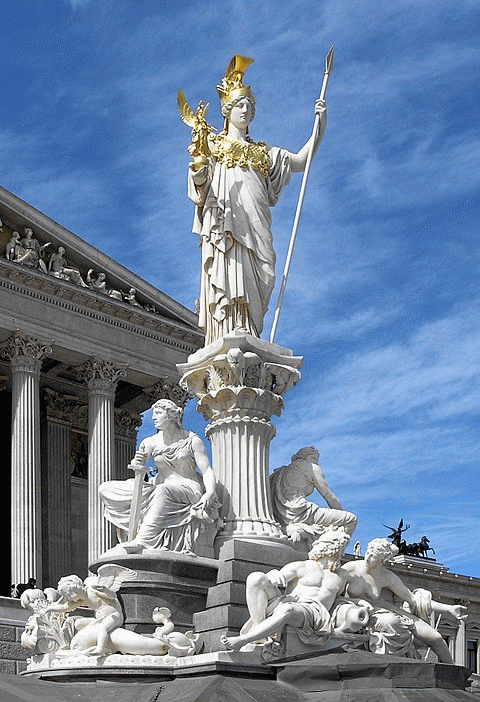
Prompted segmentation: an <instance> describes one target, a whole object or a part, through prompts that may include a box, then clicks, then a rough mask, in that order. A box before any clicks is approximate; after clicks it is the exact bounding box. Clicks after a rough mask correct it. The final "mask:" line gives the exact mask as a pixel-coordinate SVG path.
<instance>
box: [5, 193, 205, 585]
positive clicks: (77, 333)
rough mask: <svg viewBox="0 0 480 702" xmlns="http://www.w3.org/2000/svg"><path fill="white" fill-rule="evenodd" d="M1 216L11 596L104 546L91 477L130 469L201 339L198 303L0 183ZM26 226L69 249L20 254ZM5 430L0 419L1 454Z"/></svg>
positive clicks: (77, 567)
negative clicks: (148, 420) (151, 411)
mask: <svg viewBox="0 0 480 702" xmlns="http://www.w3.org/2000/svg"><path fill="white" fill-rule="evenodd" d="M0 219H1V223H2V226H1V228H0V347H1V358H0V381H1V384H0V407H1V408H2V409H3V416H7V417H8V416H9V415H10V416H11V428H12V440H11V479H9V476H8V471H5V472H4V476H3V483H2V486H3V488H4V489H3V491H2V492H3V495H2V497H0V504H1V507H2V513H3V514H4V518H6V517H7V515H8V514H9V513H10V515H11V519H10V527H7V525H6V520H5V527H4V533H5V532H6V537H7V540H8V535H9V534H10V539H11V552H12V565H11V568H12V570H11V573H8V572H7V573H6V574H5V576H4V579H3V582H2V584H1V594H3V595H7V594H9V587H10V584H11V583H13V582H15V583H18V582H26V581H27V580H28V578H29V577H31V576H34V577H36V578H37V580H38V583H39V585H40V586H41V587H46V586H49V585H55V584H56V582H57V580H58V578H59V577H60V576H62V575H65V573H69V572H72V573H73V572H76V573H79V574H80V575H82V573H83V574H84V575H86V566H87V563H88V562H89V561H90V560H92V559H93V558H95V557H96V556H97V555H98V554H99V553H101V552H102V551H104V550H105V549H106V548H108V547H109V546H111V545H112V542H113V541H112V540H113V534H112V533H111V531H110V529H109V527H108V526H107V522H106V521H105V520H104V519H103V516H102V515H101V510H100V508H99V505H98V493H97V488H98V484H99V483H100V482H102V481H104V480H107V479H111V478H126V477H130V476H129V475H128V474H127V473H128V471H127V469H126V466H127V465H128V462H129V461H130V459H131V457H132V456H133V453H134V451H135V445H136V434H137V429H138V427H139V425H140V423H141V418H140V414H141V412H143V411H145V410H146V409H147V408H148V407H149V406H150V405H151V404H152V402H154V401H155V400H156V399H159V398H160V397H170V398H171V399H174V400H175V401H177V402H179V401H181V400H183V401H184V400H185V399H186V397H187V395H186V394H185V392H184V391H183V390H182V389H181V388H180V387H179V385H178V378H179V375H178V371H177V369H176V364H177V363H179V362H180V363H181V362H184V361H185V360H186V358H187V357H188V355H189V354H191V353H193V352H195V351H196V350H197V349H198V348H199V347H201V346H202V344H203V337H202V335H201V333H200V332H199V330H198V328H197V325H196V316H195V314H194V313H193V312H190V311H189V310H187V309H186V308H184V307H183V306H182V305H180V304H178V303H177V302H175V301H174V300H172V299H171V298H169V297H167V296H166V295H164V294H163V293H161V292H159V291H158V290H157V289H156V288H154V287H153V286H151V285H149V284H148V283H146V282H145V281H143V280H142V279H141V278H139V277H138V276H136V275H135V274H133V273H132V272H130V271H128V270H127V269H125V268H123V267H122V266H121V265H119V264H118V263H117V262H115V261H113V260H112V259H110V258H109V257H108V256H105V255H104V254H103V253H101V252H100V251H98V250H97V249H95V248H94V247H92V246H90V245H89V244H87V243H86V242H84V241H82V240H81V239H80V238H79V237H77V236H75V235H74V234H72V233H71V232H69V231H68V230H66V229H64V228H63V227H61V226H60V225H58V224H57V223H56V222H53V221H52V220H50V219H49V218H48V217H46V216H45V215H43V214H42V213H40V212H38V211H37V210H35V209H34V208H33V207H31V206H29V205H27V204H26V203H25V202H22V201H21V200H19V199H18V198H16V197H15V196H14V195H12V194H11V193H9V192H7V191H6V190H4V189H2V188H0ZM26 228H27V229H32V231H33V237H34V239H35V240H37V241H38V243H39V246H43V245H44V244H45V243H46V242H51V244H50V246H49V247H48V248H47V249H46V251H47V252H48V251H57V250H58V251H59V252H61V249H63V250H64V251H65V254H62V256H64V258H61V257H60V254H58V255H56V256H55V257H54V258H53V259H52V258H51V257H50V258H49V256H47V255H45V256H44V263H45V265H44V266H39V265H30V264H29V263H27V264H26V263H25V262H24V260H23V259H22V257H21V256H20V255H16V254H15V251H14V250H13V249H12V246H11V245H10V246H9V244H10V243H11V242H12V239H13V240H14V241H15V236H14V232H20V233H23V232H24V231H25V229H26ZM21 235H22V234H21ZM21 235H20V236H21ZM42 255H43V253H42ZM28 260H29V259H28ZM49 260H50V262H52V260H53V261H54V263H55V265H52V266H49ZM59 261H60V265H59ZM45 269H46V270H45ZM91 269H93V270H94V272H93V273H91V272H90V271H91ZM89 272H90V273H89ZM89 278H90V281H91V282H87V281H88V279H89ZM7 422H8V420H7ZM9 435H10V426H9V422H8V426H7V425H4V426H3V427H2V436H3V438H4V444H5V443H7V446H6V456H7V457H8V454H9V451H8V448H9V447H8V444H9V443H10V442H9V440H8V439H7V436H9ZM89 449H90V450H89ZM89 456H90V458H89ZM7 464H8V462H7ZM9 483H10V485H9Z"/></svg>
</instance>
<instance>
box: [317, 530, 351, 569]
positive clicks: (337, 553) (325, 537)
mask: <svg viewBox="0 0 480 702" xmlns="http://www.w3.org/2000/svg"><path fill="white" fill-rule="evenodd" d="M349 541H350V534H349V533H348V532H347V531H345V529H344V527H333V526H332V527H328V528H327V529H325V531H324V532H322V533H321V534H320V536H319V537H318V539H316V540H315V541H314V542H313V544H312V548H311V549H310V551H309V553H308V557H309V559H310V560H311V561H319V560H321V559H322V558H328V559H329V560H331V563H330V564H329V566H328V569H329V570H332V571H333V572H335V571H336V570H337V569H338V568H339V567H340V558H341V556H342V554H343V552H344V551H345V549H346V547H347V544H348V542H349Z"/></svg>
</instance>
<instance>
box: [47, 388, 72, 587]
mask: <svg viewBox="0 0 480 702" xmlns="http://www.w3.org/2000/svg"><path fill="white" fill-rule="evenodd" d="M44 397H45V405H46V410H47V417H46V420H47V421H46V455H47V467H48V473H47V515H46V518H47V520H48V521H47V544H46V551H47V565H46V568H47V573H48V576H47V573H46V576H47V577H46V582H47V584H48V585H50V586H52V587H53V586H55V585H56V584H57V582H58V580H59V579H60V578H61V577H62V576H63V575H65V574H67V573H69V572H70V571H71V539H72V526H71V462H72V459H71V437H70V421H69V414H70V411H69V410H70V408H71V404H72V403H71V401H70V400H69V399H67V398H65V397H64V396H63V395H61V394H60V393H57V392H54V391H53V390H50V389H46V390H45V392H44Z"/></svg>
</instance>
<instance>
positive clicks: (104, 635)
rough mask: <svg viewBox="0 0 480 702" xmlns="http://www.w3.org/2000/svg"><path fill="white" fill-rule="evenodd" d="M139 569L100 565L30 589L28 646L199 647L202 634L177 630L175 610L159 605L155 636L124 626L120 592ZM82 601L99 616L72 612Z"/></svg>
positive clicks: (147, 650) (93, 649) (154, 651)
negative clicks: (89, 573)
mask: <svg viewBox="0 0 480 702" xmlns="http://www.w3.org/2000/svg"><path fill="white" fill-rule="evenodd" d="M135 575H136V573H135V571H132V570H130V569H129V568H123V567H122V566H119V565H112V564H107V565H103V566H100V567H99V569H98V574H97V575H94V576H89V577H88V578H86V579H85V580H84V581H82V580H81V578H79V577H78V575H67V576H66V577H63V578H60V580H59V582H58V585H57V589H56V590H54V589H53V588H48V591H45V593H43V592H42V591H41V590H27V592H26V593H24V596H22V605H23V606H24V607H26V608H28V609H30V610H32V612H33V614H32V615H31V616H30V618H29V619H28V621H27V624H26V627H25V631H24V632H23V634H22V637H21V643H22V646H23V648H25V649H26V650H27V651H30V652H31V653H33V654H36V655H37V656H42V655H43V654H46V653H49V654H56V655H57V657H60V658H61V657H72V656H78V655H80V656H82V655H83V656H89V657H103V656H108V655H109V654H115V653H121V654H125V655H128V654H130V655H142V656H145V655H150V656H165V655H166V654H168V655H170V656H175V657H178V656H186V655H192V654H193V653H195V644H196V641H197V638H198V637H197V636H196V635H195V634H194V633H193V632H191V631H190V632H186V633H185V634H183V633H181V632H175V631H174V625H173V622H172V621H171V620H170V616H171V613H170V610H169V609H167V608H166V607H156V608H155V609H154V610H153V613H152V620H153V622H154V623H156V624H160V626H158V627H157V628H156V629H155V631H154V632H153V635H152V636H144V635H141V634H137V633H136V632H134V631H130V630H127V629H125V628H123V627H122V624H123V623H124V615H123V611H122V606H121V603H120V602H119V600H118V597H117V592H118V590H119V589H120V586H121V584H122V582H123V581H124V580H126V579H129V578H132V577H135ZM78 607H86V608H88V609H91V610H93V611H94V613H95V616H94V617H83V616H79V615H70V612H72V611H74V610H76V609H77V608H78Z"/></svg>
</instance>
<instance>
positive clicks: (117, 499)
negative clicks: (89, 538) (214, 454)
mask: <svg viewBox="0 0 480 702" xmlns="http://www.w3.org/2000/svg"><path fill="white" fill-rule="evenodd" d="M152 412H153V423H154V425H155V428H156V429H157V433H156V434H154V435H153V436H149V437H147V438H146V439H144V440H143V441H142V443H141V444H140V447H139V449H138V451H137V452H136V454H135V456H134V458H133V461H132V463H131V466H130V467H131V468H133V469H135V470H136V474H137V477H136V478H135V479H131V478H130V479H128V480H110V481H107V482H105V483H102V484H101V485H100V488H99V490H100V498H101V500H102V502H103V503H104V506H105V517H106V518H107V519H108V520H109V521H110V522H112V523H113V524H115V526H116V527H117V533H119V538H120V541H121V547H122V548H124V549H126V550H127V551H129V552H130V553H134V552H136V551H138V552H139V551H142V550H143V549H164V550H169V551H180V552H182V553H194V552H195V545H196V542H197V540H198V538H199V536H200V535H201V534H202V533H203V532H205V531H207V532H208V535H209V540H210V542H212V543H213V538H214V537H215V534H216V531H217V520H218V506H219V504H218V502H217V500H216V492H215V487H216V480H215V475H214V473H213V470H212V467H211V465H210V463H209V460H208V456H207V453H206V451H205V446H204V444H203V442H202V440H201V439H200V437H198V436H197V435H196V434H194V433H193V432H189V431H186V430H185V429H184V428H183V427H182V414H183V411H182V408H181V407H178V406H177V405H176V404H175V403H174V402H172V400H165V399H163V400H158V402H155V404H154V405H153V406H152ZM148 459H152V461H153V463H154V465H155V475H154V476H153V477H152V478H150V480H149V482H145V480H144V475H145V473H146V472H147V470H148V468H147V467H146V464H147V461H148ZM196 468H198V470H199V471H200V473H198V471H197V470H196ZM200 474H201V475H200ZM137 523H139V524H140V526H139V528H138V531H136V528H135V527H136V524H137ZM132 524H133V525H134V528H133V529H132V528H131V527H132ZM132 532H136V533H132ZM127 534H130V537H132V538H130V539H129V540H128V541H126V539H127V538H128V537H127Z"/></svg>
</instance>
